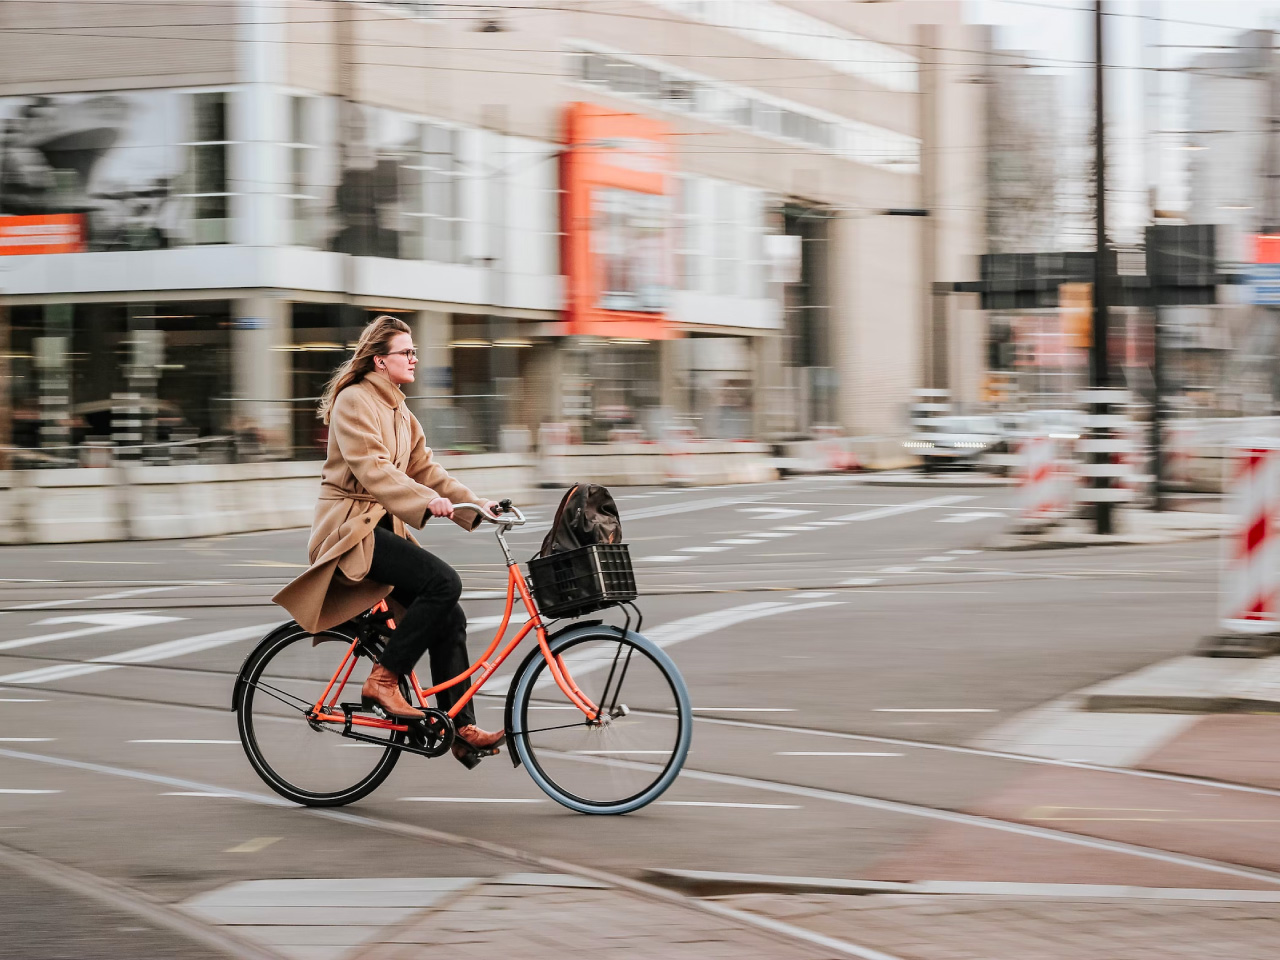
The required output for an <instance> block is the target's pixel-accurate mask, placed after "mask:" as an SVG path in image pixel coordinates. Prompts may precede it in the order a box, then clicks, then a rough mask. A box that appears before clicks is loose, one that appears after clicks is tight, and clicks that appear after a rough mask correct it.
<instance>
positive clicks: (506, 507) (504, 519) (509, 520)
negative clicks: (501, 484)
mask: <svg viewBox="0 0 1280 960" xmlns="http://www.w3.org/2000/svg"><path fill="white" fill-rule="evenodd" d="M498 508H499V509H501V510H502V511H503V512H504V513H507V514H515V516H514V517H510V516H496V517H495V516H493V515H492V514H490V513H487V512H486V511H485V509H484V507H482V506H480V504H478V503H455V504H454V505H453V509H455V510H463V509H470V510H474V511H475V512H476V513H478V514H480V516H481V517H483V518H484V519H485V520H488V521H489V522H490V523H496V524H499V525H501V526H506V527H518V526H520V525H521V524H523V523H527V522H528V521H527V520H525V518H524V514H523V513H521V512H520V510H519V508H518V507H515V506H513V505H512V503H511V501H510V500H503V501H502V502H501V503H499V504H498Z"/></svg>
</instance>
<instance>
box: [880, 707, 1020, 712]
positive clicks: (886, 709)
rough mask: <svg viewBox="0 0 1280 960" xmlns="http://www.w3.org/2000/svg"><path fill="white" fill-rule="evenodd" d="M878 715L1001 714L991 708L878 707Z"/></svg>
mask: <svg viewBox="0 0 1280 960" xmlns="http://www.w3.org/2000/svg"><path fill="white" fill-rule="evenodd" d="M875 712H876V713H999V712H1000V711H999V710H995V709H992V708H990V707H876V708H875Z"/></svg>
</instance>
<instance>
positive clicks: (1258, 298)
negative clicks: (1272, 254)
mask: <svg viewBox="0 0 1280 960" xmlns="http://www.w3.org/2000/svg"><path fill="white" fill-rule="evenodd" d="M1249 286H1251V287H1253V296H1252V298H1251V300H1252V302H1253V303H1263V304H1273V305H1280V263H1252V264H1250V265H1249Z"/></svg>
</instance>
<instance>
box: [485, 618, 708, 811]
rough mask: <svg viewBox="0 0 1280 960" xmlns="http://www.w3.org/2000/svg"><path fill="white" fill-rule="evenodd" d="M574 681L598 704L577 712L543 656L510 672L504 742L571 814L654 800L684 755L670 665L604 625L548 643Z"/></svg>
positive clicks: (681, 690)
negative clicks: (589, 713) (598, 712)
mask: <svg viewBox="0 0 1280 960" xmlns="http://www.w3.org/2000/svg"><path fill="white" fill-rule="evenodd" d="M551 651H552V653H553V654H554V655H556V656H557V657H558V658H559V659H560V661H561V662H563V663H564V665H565V667H566V669H567V670H568V672H569V674H570V675H571V676H572V677H573V680H574V682H575V683H577V685H578V687H579V688H580V689H581V690H582V691H583V693H585V694H586V695H587V696H588V697H590V698H591V700H592V702H593V703H595V704H597V705H599V706H600V707H601V708H602V719H601V721H599V722H596V721H591V720H588V719H587V718H586V716H585V715H584V714H583V713H582V711H581V710H580V709H579V708H578V707H577V706H575V705H574V704H573V703H572V702H571V701H570V700H569V699H568V697H566V696H565V694H564V693H563V692H562V691H561V689H560V687H559V686H558V685H557V684H556V682H555V679H554V678H553V676H552V675H551V671H550V669H549V667H548V666H547V661H546V659H545V658H544V657H540V656H539V657H534V658H533V659H531V660H529V661H528V662H527V664H526V665H525V667H524V669H523V670H522V671H521V672H520V674H519V675H518V676H517V677H516V678H515V681H514V684H515V685H514V688H513V692H512V698H513V699H512V710H511V718H512V726H513V728H514V729H513V730H512V731H511V732H510V734H509V739H510V741H511V744H512V749H514V750H515V751H516V753H517V755H518V756H519V758H520V760H521V762H523V763H524V765H525V767H526V769H528V771H529V775H530V776H531V777H533V780H534V782H535V783H537V784H538V786H539V787H541V788H542V790H543V791H544V792H546V794H547V795H548V796H550V797H551V798H552V799H554V800H556V801H558V802H559V803H562V804H564V805H565V806H566V807H568V808H569V809H571V810H577V811H578V812H580V813H597V814H605V813H607V814H618V813H630V812H631V811H633V810H638V809H640V808H641V807H643V806H645V805H646V804H648V803H651V802H653V801H654V800H655V799H657V798H658V797H659V796H660V795H661V794H662V793H663V791H665V790H666V789H667V787H669V786H671V784H672V783H673V782H674V781H675V778H676V776H677V775H678V774H679V773H680V768H681V767H682V766H683V765H684V760H685V757H686V756H687V755H688V753H689V741H690V738H691V735H692V729H693V722H692V721H693V714H692V710H691V709H690V707H689V694H688V691H687V690H686V689H685V685H684V680H683V679H682V678H681V676H680V671H679V670H677V669H676V665H675V664H674V663H673V662H672V661H671V658H670V657H668V656H667V655H666V654H665V653H663V652H662V650H661V649H660V648H658V647H657V646H656V645H654V644H653V643H652V642H650V641H649V640H647V639H645V638H644V637H642V636H640V635H639V634H636V633H628V634H626V635H623V634H621V633H620V632H619V631H617V630H616V629H612V628H609V627H604V628H595V629H589V630H587V631H586V632H579V631H570V632H569V633H568V634H565V635H563V636H560V637H556V638H555V639H553V640H552V641H551Z"/></svg>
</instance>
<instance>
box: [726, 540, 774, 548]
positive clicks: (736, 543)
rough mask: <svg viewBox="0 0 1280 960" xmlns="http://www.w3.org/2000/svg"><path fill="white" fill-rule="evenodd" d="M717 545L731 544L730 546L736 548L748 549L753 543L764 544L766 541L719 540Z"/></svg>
mask: <svg viewBox="0 0 1280 960" xmlns="http://www.w3.org/2000/svg"><path fill="white" fill-rule="evenodd" d="M716 543H727V544H730V545H732V546H735V547H747V546H750V545H751V544H753V543H764V541H763V540H747V539H733V540H717V541H716Z"/></svg>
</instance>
